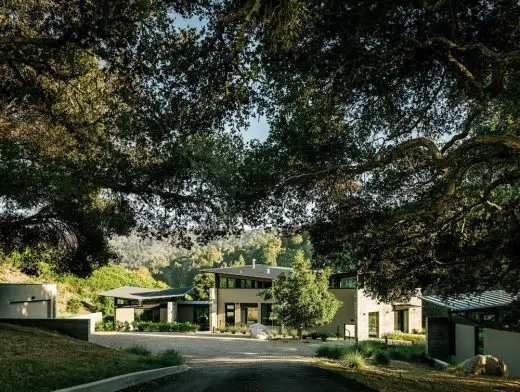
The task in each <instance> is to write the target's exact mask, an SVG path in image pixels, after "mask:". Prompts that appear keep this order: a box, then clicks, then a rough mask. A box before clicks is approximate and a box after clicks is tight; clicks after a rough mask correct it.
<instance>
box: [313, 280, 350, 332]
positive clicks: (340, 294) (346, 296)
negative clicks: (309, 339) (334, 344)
mask: <svg viewBox="0 0 520 392" xmlns="http://www.w3.org/2000/svg"><path fill="white" fill-rule="evenodd" d="M330 292H331V293H332V294H334V296H335V297H336V298H337V299H338V300H340V301H341V302H342V304H341V307H340V308H339V309H338V311H337V312H336V315H335V316H334V318H333V319H332V321H331V322H330V323H329V324H327V325H323V326H322V327H319V328H318V332H320V333H327V334H329V335H336V333H337V331H338V326H339V334H340V336H342V337H343V336H344V335H345V332H344V330H345V327H344V325H345V324H354V323H355V322H356V289H330ZM349 329H350V331H351V334H352V336H354V334H355V332H354V330H353V328H352V327H349ZM347 336H348V333H347Z"/></svg>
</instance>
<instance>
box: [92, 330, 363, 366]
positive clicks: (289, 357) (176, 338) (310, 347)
mask: <svg viewBox="0 0 520 392" xmlns="http://www.w3.org/2000/svg"><path fill="white" fill-rule="evenodd" d="M91 342H93V343H96V344H100V345H103V346H109V347H114V348H125V347H130V346H133V345H142V346H145V347H147V348H148V349H150V350H151V351H152V352H154V353H157V352H161V351H164V350H167V349H170V348H173V349H175V350H177V351H179V352H180V353H181V354H182V355H183V356H184V358H185V359H186V362H187V363H188V364H189V365H191V366H197V365H205V364H206V365H209V364H211V365H216V364H233V363H236V364H240V363H254V362H270V361H273V362H306V361H307V359H308V358H309V357H311V356H313V355H314V353H315V352H316V349H317V348H318V346H319V345H320V344H324V343H321V342H320V341H318V340H305V341H304V342H299V341H293V340H292V339H286V340H284V339H275V340H272V341H260V340H255V339H250V338H247V337H243V336H236V337H234V336H232V335H220V334H217V335H213V334H209V333H197V334H173V333H166V332H164V333H160V332H157V333H156V332H148V333H133V332H97V333H95V334H93V335H92V336H91ZM325 344H347V345H348V344H353V343H352V342H349V341H346V342H343V341H339V342H330V343H329V342H327V343H325Z"/></svg>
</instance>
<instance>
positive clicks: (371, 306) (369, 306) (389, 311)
mask: <svg viewBox="0 0 520 392" xmlns="http://www.w3.org/2000/svg"><path fill="white" fill-rule="evenodd" d="M371 312H379V334H378V336H377V337H381V336H382V335H383V334H384V333H385V332H391V331H393V330H394V311H393V307H392V305H391V304H385V303H378V302H377V301H376V300H374V299H372V298H370V297H368V296H367V295H365V293H364V292H363V290H357V317H356V319H357V338H358V339H360V340H364V339H368V338H369V336H368V314H369V313H371Z"/></svg>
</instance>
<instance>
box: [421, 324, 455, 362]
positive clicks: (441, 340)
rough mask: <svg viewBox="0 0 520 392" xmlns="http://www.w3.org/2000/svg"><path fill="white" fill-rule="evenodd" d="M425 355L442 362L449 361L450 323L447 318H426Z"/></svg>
mask: <svg viewBox="0 0 520 392" xmlns="http://www.w3.org/2000/svg"><path fill="white" fill-rule="evenodd" d="M426 354H428V355H429V356H430V357H433V358H437V359H441V360H443V361H448V360H449V359H450V322H449V319H448V317H428V318H426Z"/></svg>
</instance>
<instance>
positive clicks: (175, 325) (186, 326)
mask: <svg viewBox="0 0 520 392" xmlns="http://www.w3.org/2000/svg"><path fill="white" fill-rule="evenodd" d="M132 325H133V327H134V329H136V330H137V331H139V332H195V331H197V329H198V328H199V326H198V325H197V324H192V323H190V322H184V323H179V322H175V321H174V322H171V323H154V322H152V321H139V322H135V323H133V324H132ZM124 328H125V325H124V324H123V325H121V326H118V330H123V331H124V330H125V329H124Z"/></svg>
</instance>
